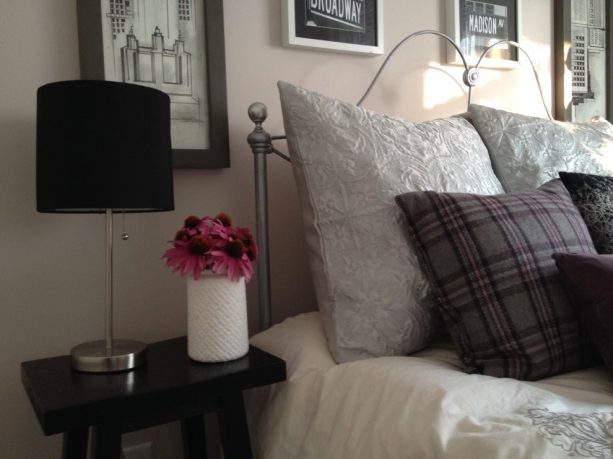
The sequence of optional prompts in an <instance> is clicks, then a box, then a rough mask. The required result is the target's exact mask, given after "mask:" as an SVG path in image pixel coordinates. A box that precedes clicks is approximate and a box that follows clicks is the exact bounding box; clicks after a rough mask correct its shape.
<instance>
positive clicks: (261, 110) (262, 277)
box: [247, 30, 553, 330]
mask: <svg viewBox="0 0 613 459" xmlns="http://www.w3.org/2000/svg"><path fill="white" fill-rule="evenodd" d="M421 35H436V36H438V37H440V38H442V39H444V40H447V41H448V42H449V43H450V44H451V46H453V47H454V48H455V49H456V51H457V52H458V55H459V56H460V59H461V60H462V65H463V66H464V73H463V75H462V81H463V83H464V84H465V85H466V86H467V87H468V103H467V106H468V105H470V101H471V96H472V88H473V86H476V85H477V83H478V81H479V77H480V73H479V66H480V65H481V61H482V60H483V58H484V57H485V56H486V55H487V54H488V53H489V52H490V50H492V49H493V48H496V47H497V46H500V45H503V44H505V45H511V46H514V47H515V48H517V49H518V50H519V51H521V52H523V53H524V55H525V57H526V58H527V59H528V62H529V64H530V67H531V68H532V71H533V73H534V78H535V81H536V84H537V87H538V90H539V94H540V97H541V102H542V103H543V107H544V108H545V111H546V112H547V116H548V117H549V119H550V120H551V119H553V118H552V117H551V113H550V112H549V108H548V107H547V104H546V102H545V97H544V96H543V90H542V88H541V82H540V79H539V76H538V73H537V71H536V68H535V66H534V63H533V62H532V59H531V58H530V56H529V55H528V53H527V52H526V51H525V50H524V49H523V48H522V47H521V46H520V45H519V44H518V43H516V42H514V41H511V40H500V41H498V42H496V43H494V44H492V45H491V46H489V47H488V48H486V49H485V50H484V51H483V52H482V53H481V56H480V57H479V59H478V60H477V62H476V64H475V65H474V66H472V67H471V66H469V65H468V64H467V61H466V58H465V57H464V54H463V53H462V51H461V50H460V47H459V46H458V45H457V43H455V42H454V41H453V40H452V39H451V38H450V37H449V36H447V35H445V34H444V33H441V32H438V31H436V30H419V31H417V32H413V33H411V34H409V35H407V36H406V37H405V38H403V39H402V40H400V42H398V44H397V45H396V46H394V48H393V49H392V50H391V51H390V53H389V54H388V56H387V57H386V58H385V60H384V61H383V63H382V64H381V66H380V67H379V70H377V73H376V74H375V76H374V78H373V79H372V81H371V82H370V84H369V85H368V88H367V89H366V91H365V92H364V94H363V95H362V97H361V98H360V99H359V101H358V102H357V104H356V105H357V106H360V105H362V102H364V100H365V99H366V98H367V97H368V95H369V94H370V91H371V89H372V88H373V86H374V85H375V83H376V82H377V80H378V79H379V76H380V75H381V73H382V72H383V69H384V68H385V66H386V65H387V63H388V62H389V61H390V59H391V58H392V56H393V55H394V53H395V52H396V51H397V50H398V48H400V46H402V45H403V44H404V43H406V42H407V41H409V40H411V39H412V38H415V37H418V36H421ZM248 114H249V118H251V121H253V122H254V123H255V128H254V129H253V131H252V132H251V133H250V134H249V135H248V136H247V142H248V143H249V146H250V147H251V151H252V152H253V160H254V171H255V210H256V240H257V244H258V246H259V248H260V256H259V258H258V262H257V273H256V274H257V279H258V301H259V316H260V320H259V325H260V330H265V329H267V328H269V327H270V325H271V315H272V313H271V306H272V304H271V292H270V251H269V239H268V177H267V167H266V161H267V156H268V155H269V154H275V155H277V156H279V157H281V158H283V159H284V160H286V161H291V160H290V157H289V156H288V155H286V154H285V153H282V152H280V151H279V150H277V149H276V148H275V147H274V146H273V142H274V141H276V140H284V139H285V138H286V137H285V135H278V136H273V135H270V134H269V133H268V132H266V130H265V129H264V128H263V127H262V123H263V122H264V121H265V120H266V118H267V117H268V110H267V108H266V105H264V104H263V103H261V102H255V103H253V104H251V105H250V106H249V109H248Z"/></svg>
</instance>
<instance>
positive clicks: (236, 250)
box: [225, 239, 245, 259]
mask: <svg viewBox="0 0 613 459" xmlns="http://www.w3.org/2000/svg"><path fill="white" fill-rule="evenodd" d="M225 250H226V253H227V254H228V255H230V256H231V257H232V258H237V259H238V258H240V257H242V256H243V253H245V246H244V245H243V243H242V242H241V241H239V240H238V239H235V240H234V241H231V242H228V244H227V245H226V248H225Z"/></svg>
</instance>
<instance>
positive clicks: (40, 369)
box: [21, 337, 285, 459]
mask: <svg viewBox="0 0 613 459" xmlns="http://www.w3.org/2000/svg"><path fill="white" fill-rule="evenodd" d="M70 363H71V361H70V356H62V357H54V358H49V359H41V360H32V361H29V362H24V363H22V364H21V377H22V381H23V385H24V387H25V389H26V391H27V393H28V396H29V397H30V402H31V403H32V407H33V408H34V411H35V412H36V416H37V417H38V421H39V422H40V425H41V427H42V429H43V432H44V433H45V435H53V434H57V433H63V434H64V444H63V451H62V457H64V458H85V457H86V455H87V449H88V448H87V444H88V436H89V428H90V427H92V428H93V429H92V440H93V442H94V444H93V451H94V458H96V459H107V458H109V459H110V458H112V459H115V458H117V459H118V458H119V457H120V454H121V435H122V433H126V432H131V431H134V430H139V429H144V428H146V427H152V426H155V425H159V424H164V423H167V422H171V421H177V420H180V421H181V427H182V433H183V448H184V454H185V456H184V457H185V458H190V459H191V458H196V457H198V458H203V457H206V443H205V432H204V418H203V414H204V413H208V412H212V411H216V412H217V415H218V420H219V430H220V434H221V442H222V445H223V449H224V456H225V457H226V459H233V458H237V459H238V458H241V459H243V458H251V457H252V454H251V446H250V444H249V432H248V430H247V422H246V419H245V407H244V404H243V393H242V391H243V390H245V389H249V388H252V387H258V386H264V385H267V384H272V383H276V382H279V381H283V380H285V362H284V361H283V360H281V359H279V358H277V357H275V356H273V355H270V354H268V353H266V352H264V351H262V350H260V349H258V348H255V347H250V348H249V353H248V354H247V355H246V356H245V357H242V358H240V359H238V360H233V361H231V362H223V363H198V362H195V361H193V360H190V359H189V358H188V356H187V340H186V338H184V337H183V338H176V339H171V340H168V341H161V342H159V343H153V344H150V345H149V346H148V348H147V364H146V365H145V366H144V367H142V368H138V369H136V370H132V371H127V372H122V373H108V374H89V373H80V372H77V371H74V370H72V369H71V366H70Z"/></svg>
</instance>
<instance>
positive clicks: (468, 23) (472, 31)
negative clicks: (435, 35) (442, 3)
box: [446, 0, 521, 69]
mask: <svg viewBox="0 0 613 459" xmlns="http://www.w3.org/2000/svg"><path fill="white" fill-rule="evenodd" d="M446 2H447V3H446V6H447V11H446V12H447V34H448V35H449V36H450V37H451V38H453V40H454V41H455V42H456V43H457V44H458V46H459V47H460V49H461V50H462V53H463V54H464V56H465V57H466V60H467V61H468V64H469V65H475V64H476V63H477V60H478V59H479V57H480V56H481V54H482V53H483V52H484V51H485V50H486V49H487V48H488V47H489V46H491V45H493V44H494V43H496V42H499V41H501V40H510V41H515V42H518V41H519V36H520V20H519V18H520V17H521V15H520V13H521V9H520V8H521V2H520V0H446ZM447 62H448V63H449V64H461V63H462V60H461V59H460V55H459V54H458V52H457V51H456V49H455V48H454V47H453V46H451V45H448V47H447ZM518 65H519V63H518V50H517V48H516V47H514V46H511V45H508V44H506V45H499V46H496V47H495V48H492V49H491V50H490V51H489V53H488V54H487V55H486V57H484V59H483V60H482V61H481V66H482V67H490V68H499V69H503V68H506V69H512V68H516V67H517V66H518Z"/></svg>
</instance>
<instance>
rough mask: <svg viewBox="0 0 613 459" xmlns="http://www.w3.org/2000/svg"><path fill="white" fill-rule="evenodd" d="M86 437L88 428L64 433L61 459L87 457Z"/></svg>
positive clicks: (81, 458) (83, 458) (82, 458)
mask: <svg viewBox="0 0 613 459" xmlns="http://www.w3.org/2000/svg"><path fill="white" fill-rule="evenodd" d="M88 436H89V428H88V427H82V428H80V429H77V430H70V431H68V432H66V433H64V440H63V444H62V459H85V458H86V457H87V437H88Z"/></svg>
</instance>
